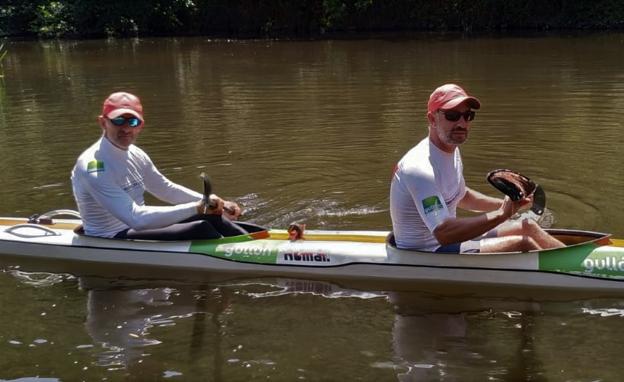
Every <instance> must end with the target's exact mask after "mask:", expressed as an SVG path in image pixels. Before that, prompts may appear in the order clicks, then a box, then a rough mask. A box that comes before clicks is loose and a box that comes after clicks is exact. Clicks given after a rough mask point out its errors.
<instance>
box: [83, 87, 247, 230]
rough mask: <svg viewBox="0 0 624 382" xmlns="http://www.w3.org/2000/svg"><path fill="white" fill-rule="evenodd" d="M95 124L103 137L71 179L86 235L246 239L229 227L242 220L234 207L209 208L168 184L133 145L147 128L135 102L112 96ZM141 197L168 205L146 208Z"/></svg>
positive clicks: (214, 201)
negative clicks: (97, 124)
mask: <svg viewBox="0 0 624 382" xmlns="http://www.w3.org/2000/svg"><path fill="white" fill-rule="evenodd" d="M98 123H99V125H100V127H101V128H102V132H103V134H102V137H101V138H100V139H98V140H97V141H96V142H95V143H94V144H93V145H92V146H91V147H89V148H88V149H87V150H85V151H84V152H83V153H82V154H81V155H80V157H78V160H77V161H76V165H75V166H74V168H73V170H72V176H71V180H72V188H73V192H74V198H75V199H76V204H77V205H78V210H79V211H80V215H81V217H82V221H83V226H84V229H85V233H86V234H87V235H92V236H100V237H114V238H129V239H160V240H190V239H198V238H218V237H222V236H233V235H239V234H244V233H246V231H245V230H243V229H242V228H240V227H238V226H237V225H236V224H234V223H232V222H231V221H230V219H236V218H237V217H238V215H240V212H241V211H240V208H239V206H238V205H237V204H236V203H233V202H229V201H224V200H223V199H221V198H219V197H218V196H216V195H210V201H208V202H207V201H205V200H203V195H201V194H200V193H198V192H195V191H192V190H190V189H188V188H186V187H183V186H181V185H178V184H175V183H173V182H171V181H170V180H169V179H167V178H166V177H165V176H163V175H162V174H161V173H160V172H159V171H158V169H157V168H156V167H155V166H154V164H153V163H152V161H151V159H150V158H149V156H148V155H147V154H146V153H145V152H144V151H143V150H141V149H140V148H138V147H137V146H135V145H134V142H135V141H136V139H137V137H138V136H139V134H140V133H141V131H142V130H143V127H144V125H145V119H144V117H143V106H142V105H141V101H140V100H139V98H138V97H137V96H135V95H133V94H130V93H125V92H118V93H113V94H111V95H110V96H109V97H108V98H107V99H106V100H105V101H104V105H103V107H102V115H100V116H99V117H98ZM145 191H148V192H149V193H150V194H152V195H154V196H155V197H156V198H158V199H160V200H162V201H164V202H167V203H170V204H172V205H171V206H146V205H145V201H144V199H143V194H144V192H145ZM210 206H216V207H210ZM224 206H225V207H227V210H229V211H231V212H226V211H225V210H224Z"/></svg>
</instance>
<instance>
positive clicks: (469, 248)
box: [435, 229, 498, 253]
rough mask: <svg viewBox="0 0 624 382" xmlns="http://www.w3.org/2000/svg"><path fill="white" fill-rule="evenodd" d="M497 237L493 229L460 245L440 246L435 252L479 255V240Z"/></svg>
mask: <svg viewBox="0 0 624 382" xmlns="http://www.w3.org/2000/svg"><path fill="white" fill-rule="evenodd" d="M497 235H498V233H497V231H496V230H495V229H493V230H491V231H489V232H486V233H484V234H483V235H481V236H479V237H477V238H474V239H472V240H467V241H464V242H461V243H453V244H447V245H442V246H440V247H438V249H436V250H435V252H438V253H479V252H481V239H488V238H491V237H496V236H497Z"/></svg>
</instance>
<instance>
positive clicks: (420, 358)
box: [1, 274, 624, 381]
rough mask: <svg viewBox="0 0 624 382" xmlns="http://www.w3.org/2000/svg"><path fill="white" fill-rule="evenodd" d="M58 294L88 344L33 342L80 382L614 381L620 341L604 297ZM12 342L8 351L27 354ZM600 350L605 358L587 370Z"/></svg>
mask: <svg viewBox="0 0 624 382" xmlns="http://www.w3.org/2000/svg"><path fill="white" fill-rule="evenodd" d="M23 276H24V275H23V274H16V277H20V278H19V279H16V280H19V281H17V283H18V284H17V285H21V288H29V289H32V290H36V289H41V288H48V289H49V288H55V286H54V285H48V286H45V287H42V286H41V285H40V286H33V285H31V284H30V283H29V282H28V279H29V278H24V277H23ZM36 277H38V278H41V277H42V275H41V274H39V275H38V276H36ZM7 281H9V280H3V282H5V283H6V282H7ZM67 283H69V284H70V285H67V286H72V285H73V287H74V289H75V291H76V292H79V293H82V296H83V300H84V301H85V306H83V307H80V306H74V307H68V308H67V307H66V309H68V310H67V314H69V315H73V313H72V312H73V311H80V310H83V309H84V310H86V316H85V317H86V319H85V320H84V321H81V322H70V323H68V325H70V326H71V327H70V328H69V330H72V331H76V332H81V331H84V332H85V333H86V334H88V339H85V338H82V339H81V340H80V341H79V342H78V344H77V345H76V344H74V345H72V344H71V343H70V344H66V343H65V342H63V341H55V340H52V339H50V338H49V337H48V339H45V338H46V337H42V338H40V339H39V342H38V343H36V346H38V347H42V346H45V347H47V348H48V349H54V353H55V354H57V355H56V356H53V357H52V358H51V359H50V362H54V363H55V364H58V365H65V364H67V361H68V360H71V359H72V357H73V356H71V354H73V353H78V354H81V361H80V365H81V368H82V369H83V370H82V371H83V373H82V374H80V375H82V376H83V377H86V378H87V379H93V378H97V379H99V378H107V379H117V378H119V377H121V376H126V377H129V378H132V379H137V378H138V379H145V378H148V379H152V378H168V377H175V376H177V377H180V378H183V379H191V380H194V378H196V376H199V375H201V376H203V378H208V379H209V380H214V381H229V380H254V379H258V378H271V379H278V380H293V379H299V378H304V379H311V380H319V379H324V378H327V377H328V376H331V378H330V379H335V380H346V379H361V380H371V381H372V380H400V381H420V380H440V379H443V380H475V379H479V380H480V379H483V378H487V379H491V380H503V381H511V380H514V381H516V380H551V379H559V378H563V379H566V380H570V379H576V380H578V379H580V380H587V379H591V380H595V379H605V380H609V379H610V378H615V376H616V375H618V373H619V368H617V367H615V365H616V364H618V363H617V356H618V354H619V350H620V345H619V344H618V343H617V341H605V339H606V338H608V336H609V335H613V336H616V338H617V337H618V336H619V335H621V334H624V333H622V329H621V328H622V325H621V322H620V321H621V319H622V311H623V310H624V305H622V302H621V301H620V300H611V299H602V300H601V299H593V300H581V301H577V302H573V301H560V302H554V301H551V302H548V301H535V300H534V301H522V300H511V299H508V298H506V299H502V298H487V297H476V296H473V297H471V296H469V295H462V294H458V295H457V296H456V297H449V296H439V295H435V294H430V293H419V292H404V293H400V292H381V291H379V292H376V291H371V290H355V289H348V288H344V287H341V286H339V285H337V284H333V283H327V282H318V281H308V280H300V279H258V280H241V281H238V282H226V283H218V284H175V285H171V284H169V283H167V286H161V285H160V283H159V282H150V283H147V282H145V281H136V282H129V281H128V282H124V281H121V280H118V279H96V278H81V279H80V287H81V291H82V292H80V291H78V289H76V288H75V282H74V281H73V280H71V279H68V280H66V281H64V282H62V283H61V284H58V283H57V284H55V285H57V286H62V285H63V284H67ZM5 286H6V285H5ZM65 289H67V288H65ZM26 293H28V291H26ZM54 296H55V295H54V294H50V296H49V297H48V298H47V299H46V301H45V302H43V301H42V303H43V304H46V303H49V302H50V301H51V300H58V297H54ZM35 304H37V303H36V302H35ZM24 319H25V320H26V321H28V320H32V317H30V316H24ZM44 339H45V340H44ZM12 341H13V342H12V343H9V344H8V345H4V346H11V347H12V348H13V349H14V350H16V349H20V348H21V347H24V346H25V342H20V343H18V342H19V341H17V340H16V339H15V338H14V339H13V340H12ZM579 341H582V345H581V346H579ZM596 346H598V347H601V348H602V349H603V350H602V351H601V357H600V359H595V358H593V357H592V359H587V349H591V348H595V347H596ZM68 354H69V355H70V356H69V357H68V356H67V355H68ZM24 356H26V355H24ZM85 356H86V357H85ZM19 359H20V358H18V360H19ZM46 359H49V358H46ZM46 359H40V360H39V361H38V362H39V363H40V367H42V368H43V369H47V368H48V367H49V365H47V364H46V363H47V362H48V361H46ZM18 362H20V361H18ZM21 362H22V363H23V361H21ZM59 370H60V374H57V375H62V376H64V377H67V376H76V375H78V374H76V373H75V372H74V371H72V368H71V367H70V366H60V369H59ZM4 373H5V374H3V375H1V377H6V376H10V375H9V374H6V371H5V372H4ZM50 375H53V374H50ZM70 379H71V378H70Z"/></svg>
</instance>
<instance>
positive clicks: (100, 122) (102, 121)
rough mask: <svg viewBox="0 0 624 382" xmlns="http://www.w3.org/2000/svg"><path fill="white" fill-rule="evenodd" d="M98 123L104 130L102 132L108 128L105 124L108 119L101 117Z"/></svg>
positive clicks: (98, 118)
mask: <svg viewBox="0 0 624 382" xmlns="http://www.w3.org/2000/svg"><path fill="white" fill-rule="evenodd" d="M97 121H98V125H100V127H101V128H102V130H104V129H105V127H106V125H105V123H106V118H104V117H103V116H101V115H99V116H98V117H97Z"/></svg>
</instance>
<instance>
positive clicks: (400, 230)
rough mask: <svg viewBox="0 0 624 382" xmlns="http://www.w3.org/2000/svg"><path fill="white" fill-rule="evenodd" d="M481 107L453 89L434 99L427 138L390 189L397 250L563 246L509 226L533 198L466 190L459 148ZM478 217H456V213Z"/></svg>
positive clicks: (519, 225)
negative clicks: (512, 198)
mask: <svg viewBox="0 0 624 382" xmlns="http://www.w3.org/2000/svg"><path fill="white" fill-rule="evenodd" d="M480 107H481V103H480V102H479V100H478V99H476V98H475V97H472V96H470V95H468V93H466V91H465V90H464V89H462V88H461V87H459V86H457V85H454V84H446V85H442V86H440V87H439V88H437V89H436V90H434V91H433V93H431V96H430V97H429V103H428V104H427V120H428V121H429V135H428V136H427V137H426V138H425V139H423V140H422V141H421V142H420V143H419V144H418V145H416V146H415V147H414V148H412V149H411V150H410V151H408V152H407V154H405V156H403V158H402V159H401V160H400V161H399V163H398V164H397V167H396V171H395V173H394V176H393V177H392V183H391V186H390V215H391V217H392V227H393V232H394V235H395V240H396V244H397V246H398V247H399V248H405V249H418V250H424V251H433V252H453V253H476V252H513V251H530V250H535V249H544V248H557V247H561V246H563V244H562V243H561V242H560V241H559V240H557V239H555V238H553V237H552V236H550V235H549V234H548V233H547V232H545V231H544V230H543V229H542V228H540V227H539V226H538V225H537V224H536V223H535V222H534V221H530V220H526V219H525V220H523V221H522V222H514V223H511V222H507V223H506V224H503V225H501V224H502V223H504V222H506V221H507V220H508V219H509V218H510V217H511V216H513V215H514V214H515V213H516V212H517V211H518V210H519V209H521V208H524V207H526V206H528V205H530V204H531V203H532V200H531V199H530V198H524V199H521V200H518V201H515V202H514V201H512V200H511V199H510V198H509V197H505V199H498V198H493V197H489V196H486V195H483V194H481V193H479V192H477V191H475V190H472V189H470V188H468V187H466V184H465V182H464V176H463V165H462V160H461V155H460V152H459V145H461V144H462V143H464V142H465V141H466V139H468V133H469V132H470V123H471V121H472V120H473V119H474V117H475V111H474V110H478V109H479V108H480ZM458 207H459V208H461V209H465V210H469V211H474V212H480V214H479V215H477V216H472V217H457V215H456V209H457V208H458Z"/></svg>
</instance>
